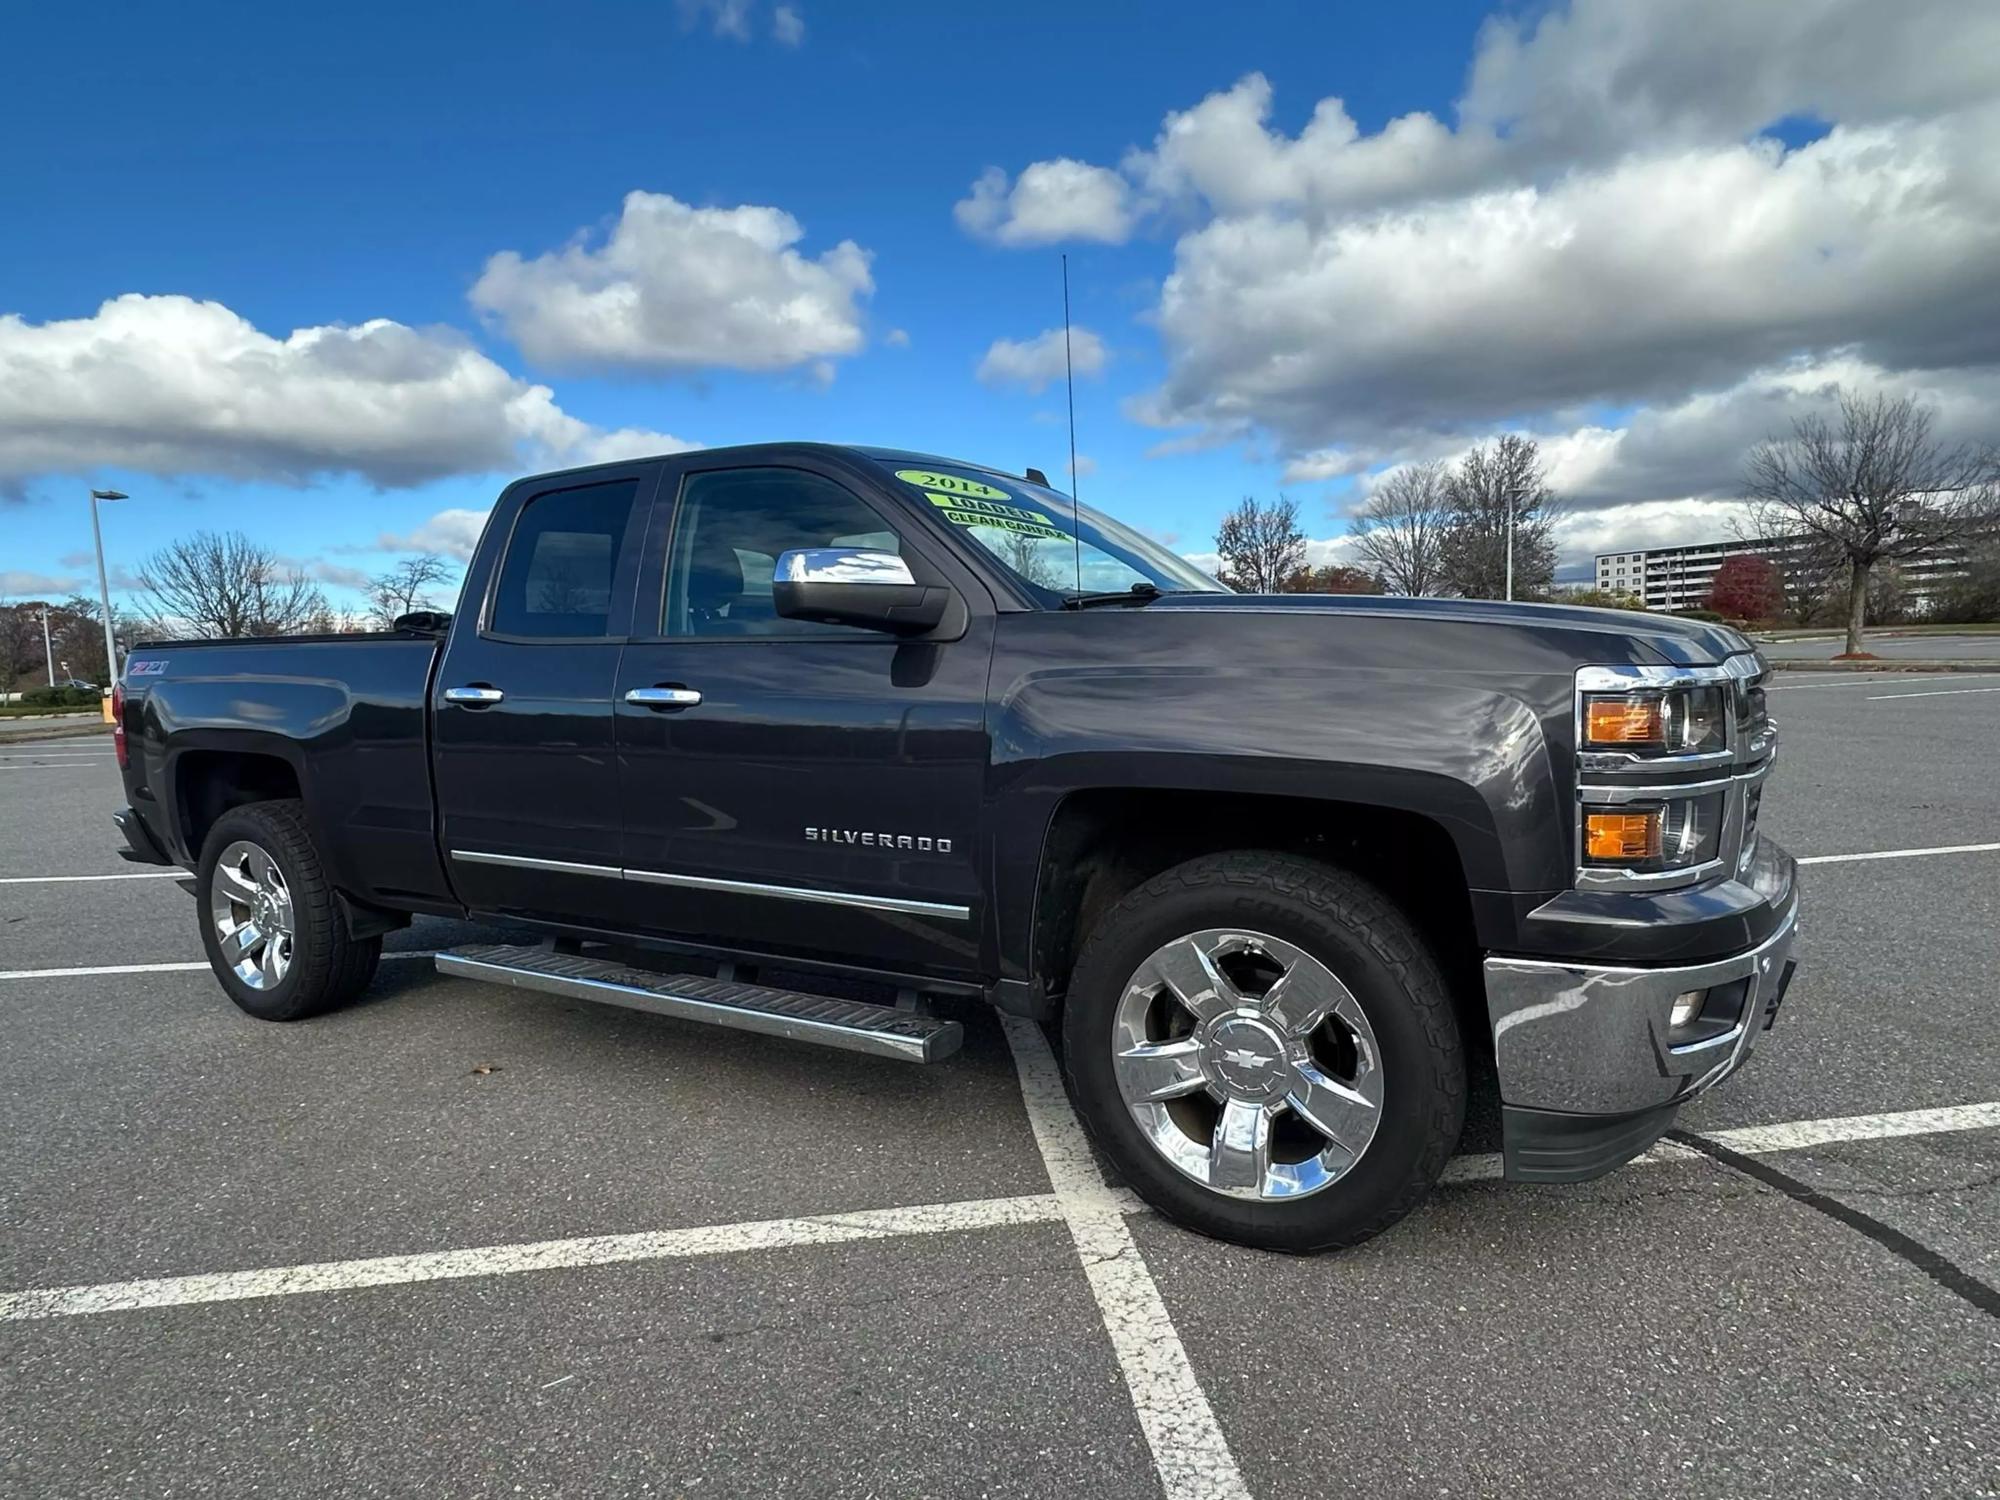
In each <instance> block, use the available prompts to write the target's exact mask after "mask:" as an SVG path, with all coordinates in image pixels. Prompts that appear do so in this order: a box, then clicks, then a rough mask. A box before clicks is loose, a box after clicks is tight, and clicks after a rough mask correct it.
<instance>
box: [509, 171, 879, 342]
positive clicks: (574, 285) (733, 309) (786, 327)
mask: <svg viewBox="0 0 2000 1500" xmlns="http://www.w3.org/2000/svg"><path fill="white" fill-rule="evenodd" d="M804 236H805V230H804V228H803V227H802V226H801V225H800V224H799V221H798V220H797V219H794V218H793V217H792V216H791V215H790V214H788V213H785V212H784V211H783V210H781V209H776V208H764V207H758V206H756V205H750V204H746V205H744V206H743V207H740V208H694V207H692V206H690V205H689V204H686V203H682V202H681V201H679V200H678V199H676V198H673V197H670V196H668V195H667V194H665V193H646V192H634V193H628V194H626V197H625V203H624V208H623V210H622V212H621V213H620V214H619V217H618V222H617V223H616V224H615V225H613V226H612V228H611V231H610V234H609V236H608V237H607V238H606V239H604V240H603V242H602V243H593V242H592V239H591V237H590V236H588V235H579V236H578V237H577V238H576V239H575V240H573V241H572V242H571V243H570V244H569V245H567V246H565V247H564V248H563V249H561V250H552V251H549V252H548V253H546V254H544V255H539V256H536V257H535V258H534V259H532V260H524V259H523V258H522V257H521V256H520V255H518V254H516V253H515V252H514V251H511V250H505V251H502V252H500V253H499V254H498V255H495V256H494V257H493V258H492V259H491V260H489V261H487V263H486V269H485V271H484V272H483V273H482V274H481V276H480V278H479V280H478V282H477V283H475V284H474V286H473V288H472V294H471V296H472V303H473V305H474V306H475V307H477V308H478V309H479V310H480V311H481V312H483V313H486V314H488V315H489V316H491V317H492V318H493V319H494V320H495V321H496V322H497V323H498V324H499V326H500V327H501V328H503V329H504V330H505V331H506V333H507V335H508V336H509V337H510V338H512V339H513V341H514V342H515V343H516V344H518V345H519V346H520V348H521V351H522V353H524V354H526V355H527V357H528V358H529V359H530V360H531V361H533V362H534V363H535V364H538V365H543V366H547V367H551V368H582V369H598V370H624V371H644V372H655V373H671V372H679V371H691V370H698V369H707V368H719V369H733V370H779V369H785V368H788V367H791V366H795V365H811V364H817V363H819V362H822V361H826V360H830V359H833V358H837V357H839V356H842V355H848V354H853V353H855V352H857V351H858V350H859V349H860V348H861V347H862V344H863V342H864V338H863V333H862V327H861V314H860V310H859V308H858V307H857V305H856V303H857V299H859V298H863V297H866V296H868V295H869V294H870V293H872V292H873V291H874V289H875V283H874V281H873V279H872V278H871V277H870V275H869V271H868V263H869V259H870V256H869V252H868V251H866V250H864V249H862V248H861V247H860V246H859V245H857V244H855V243H854V242H853V241H852V240H842V241H841V242H840V243H839V244H837V245H835V246H834V247H833V248H832V249H830V250H827V251H825V252H824V253H822V254H821V255H819V256H817V257H815V258H810V259H809V258H807V257H806V256H804V255H802V254H800V253H799V251H798V250H797V249H796V248H794V247H795V246H796V245H797V244H798V242H799V241H800V240H801V239H803V238H804Z"/></svg>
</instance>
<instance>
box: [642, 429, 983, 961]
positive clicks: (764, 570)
mask: <svg viewBox="0 0 2000 1500" xmlns="http://www.w3.org/2000/svg"><path fill="white" fill-rule="evenodd" d="M676 480H678V483H677V484H676ZM674 489H677V490H678V504H677V506H675V505H670V504H669V501H668V498H667V497H668V493H669V491H670V490H674ZM669 522H671V524H669ZM806 547H864V548H870V549H873V550H877V551H888V552H896V553H899V554H900V555H902V556H903V558H904V559H905V561H906V562H908V563H909V564H910V565H911V567H912V570H913V571H915V572H916V573H917V574H918V575H919V581H922V582H942V583H946V584H948V585H949V586H950V587H952V588H953V589H954V590H956V591H957V592H958V594H959V596H960V598H961V599H962V600H963V601H964V603H965V605H966V606H967V607H966V609H965V610H964V611H963V612H954V623H953V625H952V626H951V627H949V628H947V629H946V630H945V631H941V632H939V633H938V635H937V637H936V638H927V639H920V640H901V639H898V638H897V637H895V636H892V635H889V634H885V633H883V632H880V631H875V630H867V629H862V628H859V627H856V626H847V625H828V624H817V623H811V622H804V621H796V620H787V619H782V618H780V617H779V616H778V615H777V614H776V613H775V612H774V610H773V608H772V598H771V574H772V568H773V565H774V563H775V561H776V559H777V557H778V555H779V554H780V553H782V552H785V551H788V550H791V549H794V548H806ZM640 597H641V601H642V602H641V603H640V605H639V607H638V615H637V617H636V618H635V622H634V631H633V639H632V643H631V645H630V646H629V647H627V649H626V652H625V655H624V658H623V660H622V663H621V665H620V667H619V672H618V683H617V693H616V695H615V696H616V698H617V700H618V701H617V704H616V713H617V718H618V754H619V771H620V785H621V787H622V797H623V803H624V816H625V841H624V850H625V866H626V880H625V885H624V891H623V899H624V908H623V909H624V913H625V919H626V922H627V923H628V924H629V925H630V926H631V927H632V928H633V929H634V930H637V931H641V932H648V933H653V934H658V935H662V936H672V937H679V938H685V939H689V940H692V941H698V942H702V943H706V944H712V945H716V946H721V947H727V948H736V949H743V950H750V951H755V952H764V953H772V952H776V953H796V954H800V955H810V956H812V957H815V958H819V959H831V960H838V961H842V962H845V963H848V964H852V965H854V966H857V967H864V968H871V969H883V970H896V971H900V972H905V973H935V974H954V975H960V974H963V975H970V974H973V973H975V972H976V971H977V969H978V958H979V935H980V931H981V923H982V921H983V919H984V917H985V915H986V914H985V912H984V910H983V908H982V904H981V893H982V882H981V880H980V878H979V874H978V871H979V864H978V861H979V856H980V851H979V849H978V847H977V843H976V830H977V827H978V819H979V806H980V797H981V792H982V787H983V777H984V771H985V767H986V763H987V745H986V719H985V709H986V674H987V668H988V665H989V661H990V658H991V654H992V642H993V606H992V601H991V598H990V596H989V595H988V594H987V593H986V591H985V590H984V588H983V586H982V585H980V584H979V582H978V580H977V579H976V578H974V577H973V576H972V575H971V574H970V573H969V572H968V571H966V570H965V569H964V567H963V565H962V564H960V563H958V562H957V560H956V559H954V558H952V557H951V555H950V554H949V552H948V551H946V550H945V549H943V548H942V547H940V546H939V544H938V543H936V541H935V540H933V539H929V538H925V537H919V536H917V535H915V534H914V528H912V527H911V526H910V525H909V523H908V521H907V519H906V518H904V517H903V516H902V515H901V513H900V510H899V508H898V507H897V506H896V505H895V503H894V502H893V501H892V500H889V499H888V498H886V497H885V496H883V495H882V494H880V493H879V492H877V491H876V490H875V489H874V488H873V487H872V486H870V485H869V484H868V483H867V482H866V480H865V479H864V478H863V477H861V476H859V475H856V474H850V473H847V472H845V471H844V470H843V469H842V468H841V467H840V466H838V465H831V464H816V463H814V462H813V461H812V460H810V459H804V458H801V459H796V460H793V459H787V460H785V461H784V462H782V463H762V464H755V465H737V466H718V465H713V464H711V465H707V466H705V465H704V464H703V462H702V460H701V459H700V456H699V455H691V456H690V457H688V458H686V459H683V460H675V461H673V466H672V469H671V470H670V471H669V473H668V475H667V477H666V478H665V479H664V480H663V482H662V486H661V500H660V503H659V505H658V506H657V507H656V509H655V514H654V522H653V528H652V533H651V536H650V538H649V541H648V545H647V568H646V572H645V575H644V579H643V581H642V584H641V590H640ZM947 635H955V637H956V638H953V639H945V638H943V637H944V636H947ZM663 687H664V688H675V689H678V690H679V691H680V694H681V696H682V697H683V698H684V699H685V700H686V701H685V705H684V706H679V707H674V706H647V705H646V704H645V703H644V702H633V701H629V700H628V695H629V694H632V693H634V692H639V693H640V694H641V696H642V698H643V697H648V696H656V695H653V694H650V693H648V692H647V690H651V689H658V688H663ZM689 694H695V695H698V699H699V701H694V700H693V699H689V698H687V695H689Z"/></svg>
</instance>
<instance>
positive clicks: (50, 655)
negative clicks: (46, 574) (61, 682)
mask: <svg viewBox="0 0 2000 1500" xmlns="http://www.w3.org/2000/svg"><path fill="white" fill-rule="evenodd" d="M42 655H43V657H45V658H46V659H47V661H48V664H49V686H50V687H54V686H55V685H56V648H55V646H54V645H53V644H52V643H51V642H50V640H49V607H48V606H47V605H46V604H44V605H43V606H42Z"/></svg>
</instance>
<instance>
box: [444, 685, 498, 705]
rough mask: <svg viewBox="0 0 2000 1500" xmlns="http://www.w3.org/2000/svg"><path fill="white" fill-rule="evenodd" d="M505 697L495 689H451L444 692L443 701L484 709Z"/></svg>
mask: <svg viewBox="0 0 2000 1500" xmlns="http://www.w3.org/2000/svg"><path fill="white" fill-rule="evenodd" d="M506 696H507V695H506V694H505V693H503V692H501V691H500V689H498V688H496V687H451V688H446V689H445V690H444V701H445V702H447V703H463V704H466V705H467V706H469V707H472V708H484V707H485V706H486V705H487V704H489V703H498V702H499V701H500V700H501V699H502V698H505V697H506Z"/></svg>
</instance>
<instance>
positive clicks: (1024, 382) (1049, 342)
mask: <svg viewBox="0 0 2000 1500" xmlns="http://www.w3.org/2000/svg"><path fill="white" fill-rule="evenodd" d="M1069 362H1070V363H1071V364H1073V365H1074V366H1075V368H1076V373H1077V374H1079V375H1083V376H1090V375H1097V374H1100V373H1102V372H1103V369H1104V367H1105V366H1106V365H1107V364H1109V363H1110V362H1111V351H1110V350H1109V349H1107V348H1106V347H1105V344H1104V340H1103V339H1101V338H1099V337H1098V336H1097V335H1096V334H1095V333H1093V332H1091V331H1090V330H1089V329H1088V328H1081V327H1073V328H1071V329H1070V332H1069ZM977 374H978V376H979V380H980V383H981V384H982V385H996V386H997V385H1021V386H1026V387H1027V388H1028V390H1029V391H1030V392H1031V393H1034V394H1040V393H1041V391H1043V390H1044V389H1046V388H1047V387H1048V386H1049V385H1050V384H1052V383H1053V382H1055V381H1059V380H1061V379H1062V378H1063V374H1064V355H1063V331H1062V330H1061V329H1060V328H1048V329H1044V330H1043V331H1042V332H1040V333H1038V334H1036V335H1035V336H1034V337H1033V338H1031V339H1022V340H1016V339H995V340H994V341H993V345H992V347H991V348H989V349H988V350H987V351H986V354H985V356H984V357H983V358H982V359H981V360H980V361H979V369H978V371H977Z"/></svg>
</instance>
